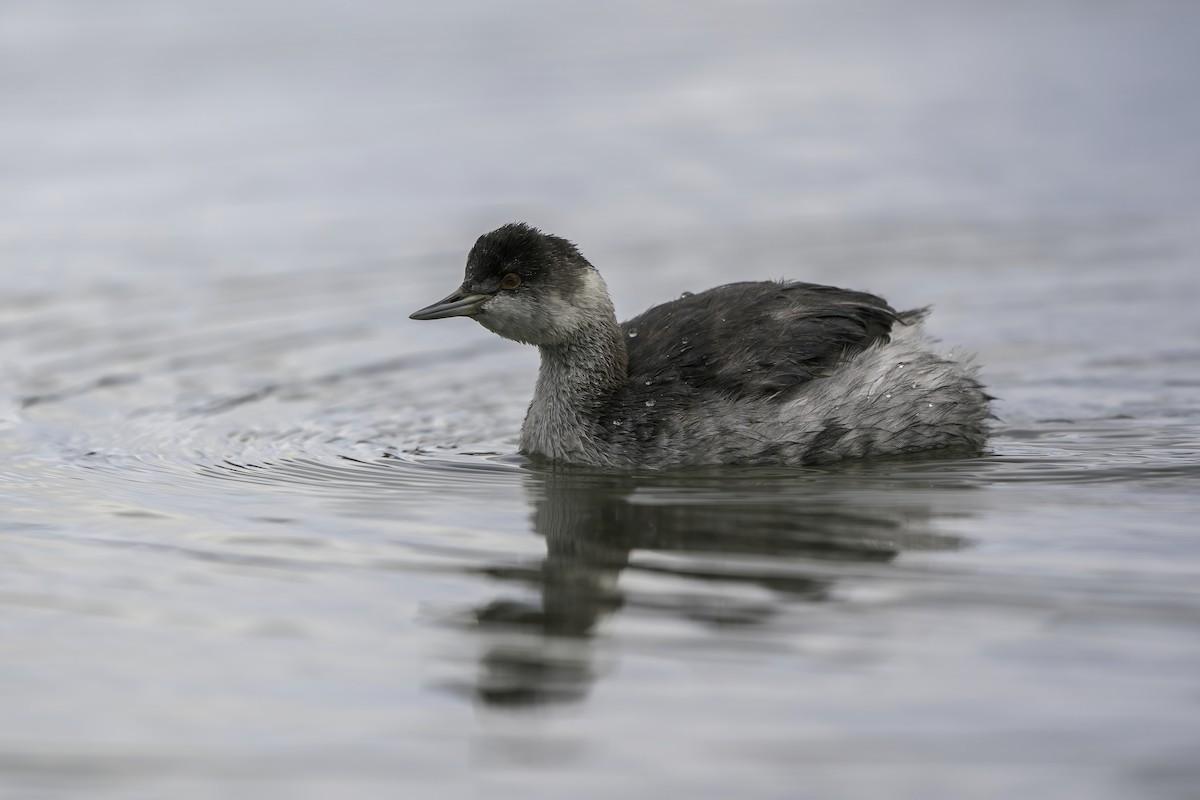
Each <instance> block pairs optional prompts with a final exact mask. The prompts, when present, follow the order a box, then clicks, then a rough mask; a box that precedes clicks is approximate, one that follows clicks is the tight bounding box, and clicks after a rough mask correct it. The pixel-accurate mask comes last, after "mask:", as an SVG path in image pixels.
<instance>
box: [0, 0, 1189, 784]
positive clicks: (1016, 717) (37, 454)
mask: <svg viewBox="0 0 1200 800" xmlns="http://www.w3.org/2000/svg"><path fill="white" fill-rule="evenodd" d="M3 18H4V21H5V25H3V26H0V30H2V32H0V37H2V38H0V40H2V42H3V46H4V50H5V52H6V54H7V56H6V59H5V65H4V67H3V69H0V89H2V90H3V92H4V96H5V98H6V100H5V109H6V110H5V124H4V125H3V126H0V177H2V178H3V180H2V183H3V186H4V188H3V190H2V191H0V212H3V213H0V244H2V246H0V271H2V274H3V281H4V287H3V292H2V293H0V705H2V706H3V708H4V718H3V722H2V723H0V792H3V793H5V794H7V795H9V796H13V797H23V798H24V797H66V796H78V795H79V794H81V793H85V794H86V795H87V796H89V797H121V798H128V797H164V796H172V797H228V796H240V795H247V794H250V793H254V794H255V795H256V796H257V795H261V796H278V797H289V798H296V797H328V796H330V795H331V794H337V795H338V796H395V793H396V792H397V791H401V790H405V791H411V792H413V793H415V794H418V795H429V796H434V794H435V793H436V796H438V797H469V796H477V795H486V796H489V797H510V796H523V797H527V796H530V795H537V796H547V797H559V796H563V795H564V794H566V793H568V792H569V793H570V794H571V795H572V796H581V797H610V796H612V795H613V794H614V793H617V792H621V793H623V794H625V795H626V796H630V797H654V796H661V795H662V793H663V792H665V791H670V792H672V793H677V792H681V791H687V792H689V793H690V794H691V795H692V796H696V797H730V796H739V797H763V798H768V797H771V798H774V797H853V798H860V797H862V798H865V797H883V796H886V797H954V798H960V797H994V798H1011V797H1014V796H1020V795H1022V794H1024V795H1029V796H1044V797H1056V798H1087V799H1088V800H1095V799H1096V798H1125V797H1154V798H1159V797H1161V798H1183V797H1191V796H1194V791H1195V786H1196V785H1198V783H1200V771H1198V770H1197V767H1196V762H1195V753H1196V752H1198V751H1200V723H1198V722H1197V720H1198V719H1200V588H1198V587H1200V581H1198V578H1200V540H1198V539H1197V534H1196V522H1195V520H1196V519H1198V518H1200V492H1198V491H1197V490H1198V489H1200V412H1198V410H1197V402H1196V398H1197V392H1198V391H1200V321H1198V320H1200V317H1198V316H1197V314H1196V308H1197V306H1198V301H1200V270H1197V269H1196V264H1197V261H1198V260H1200V234H1198V233H1197V231H1200V225H1198V224H1197V222H1200V214H1198V213H1197V212H1198V211H1200V192H1198V191H1197V188H1196V183H1195V181H1194V179H1193V176H1194V175H1196V174H1198V172H1200V148H1198V147H1197V145H1196V142H1197V141H1200V137H1198V135H1197V134H1200V124H1198V123H1200V112H1198V111H1197V108H1198V107H1197V106H1196V104H1195V103H1192V102H1188V98H1190V97H1194V96H1195V92H1196V89H1197V85H1196V84H1197V78H1196V76H1197V75H1200V64H1198V63H1197V56H1196V51H1195V48H1194V46H1193V43H1192V42H1191V37H1190V34H1189V33H1188V31H1191V30H1195V26H1196V23H1197V22H1198V21H1200V20H1197V15H1196V13H1195V11H1194V10H1193V8H1192V6H1191V5H1189V4H1186V3H1168V2H1163V3H1157V4H1150V5H1147V4H1142V3H1138V4H1134V3H1128V4H1125V3H1108V4H1101V5H1099V6H1097V5H1096V4H1091V3H1075V2H1056V3H1048V4H1037V5H1036V6H1035V5H1028V6H1022V5H1019V4H1018V5H1017V6H1011V7H1006V8H1005V9H1000V8H999V7H997V6H994V5H993V4H983V3H979V4H965V5H964V4H949V3H941V2H936V1H935V0H928V1H927V2H921V3H917V4H904V5H903V7H900V6H897V5H895V4H890V3H884V2H859V3H853V4H850V5H846V4H832V3H817V2H812V3H801V4H782V3H771V2H767V3H760V4H757V5H754V6H752V7H743V6H741V5H739V6H738V8H737V9H734V8H733V7H732V6H730V7H726V6H723V5H720V4H700V5H696V4H690V5H688V6H686V8H685V7H683V6H679V7H674V6H670V5H656V6H645V5H643V4H626V5H625V6H611V5H609V6H605V7H604V8H603V9H600V7H597V9H595V10H591V11H587V10H580V9H573V10H569V11H568V10H566V9H565V8H564V7H560V6H559V5H554V4H544V3H539V2H527V3H519V4H517V5H516V6H513V5H511V4H508V5H506V6H505V8H504V9H500V8H499V7H495V6H492V5H488V4H478V5H476V4H471V3H463V4H451V5H445V6H438V7H437V8H432V7H431V8H421V9H416V8H408V7H401V6H394V5H391V4H384V3H374V2H367V1H366V0H361V1H360V2H354V3H338V4H331V3H329V4H327V3H319V2H311V3H303V4H299V5H295V4H275V3H271V2H256V3H250V4H246V3H202V4H201V3H196V4H191V5H189V4H182V5H172V6H169V7H168V6H164V5H161V4H153V3H144V2H136V1H135V0H123V1H122V2H116V3H106V4H104V8H103V9H100V8H99V7H98V6H97V7H93V6H92V5H89V4H84V3H68V2H64V3H58V4H42V5H39V6H37V7H36V8H35V7H30V8H28V9H24V10H17V9H15V8H10V9H7V10H6V11H4V12H3ZM635 22H636V24H634V23H635ZM511 219H527V220H529V221H530V222H533V223H535V224H538V225H541V226H543V227H545V228H547V229H549V230H552V231H555V232H558V233H562V234H564V235H566V236H569V237H571V238H573V239H574V240H576V241H577V242H578V243H579V244H580V246H581V247H582V248H583V251H584V252H585V254H587V255H588V257H589V258H590V259H591V260H592V261H593V262H594V263H595V264H596V265H597V266H598V267H599V268H600V269H601V270H602V272H603V273H604V275H605V276H606V278H607V280H608V283H609V285H610V287H611V288H612V290H613V294H614V298H615V300H616V303H617V306H618V309H619V311H620V313H621V315H622V316H623V317H629V316H633V315H634V314H636V313H638V312H640V311H642V310H643V309H644V308H646V307H647V306H648V305H650V304H651V303H653V302H657V301H660V300H665V299H669V298H671V297H674V296H678V295H679V294H680V293H681V292H683V291H697V290H701V289H704V288H707V287H709V286H712V285H715V284H718V283H722V282H725V281H729V280H737V279H745V278H765V277H779V276H783V275H786V276H788V277H792V278H797V279H803V280H810V281H818V282H829V283H835V284H839V285H844V286H848V287H853V288H863V289H869V290H872V291H876V292H878V293H881V294H883V295H884V296H886V297H888V298H889V300H891V301H892V302H893V303H894V304H895V305H897V306H898V307H915V306H920V305H925V304H928V303H932V304H933V305H934V307H935V312H934V316H933V317H932V320H931V323H930V325H931V329H932V330H933V332H934V333H935V334H936V335H938V336H939V337H941V338H943V339H944V340H945V341H947V342H948V343H953V344H956V345H960V346H961V347H963V348H964V349H966V350H968V351H971V352H975V353H977V354H978V358H979V360H980V362H981V363H982V365H983V374H984V378H985V380H986V382H987V383H988V385H989V387H990V389H991V391H992V392H993V393H994V394H996V395H997V396H998V397H999V398H1000V400H999V402H998V404H997V408H996V410H997V413H998V415H999V417H1000V420H999V422H998V424H997V429H996V434H995V437H994V440H993V443H992V446H991V448H990V449H989V451H988V452H987V454H985V455H984V456H983V457H981V458H976V459H965V460H963V459H959V460H953V459H945V458H938V457H934V458H914V459H904V460H896V461H886V462H876V463H848V464H844V465H837V466H834V467H828V468H821V469H805V468H795V469H730V468H711V469H702V470H691V471H685V472H677V473H657V474H656V473H647V474H624V473H617V474H614V473H605V472H595V471H588V470H581V469H565V468H564V469H551V468H547V467H545V466H539V465H536V464H533V463H530V462H528V461H526V460H525V459H523V458H521V457H520V456H518V455H517V454H516V452H515V451H516V443H517V434H518V431H519V427H520V422H521V419H522V416H523V413H524V408H525V404H526V403H527V401H528V397H529V392H530V387H531V386H532V382H533V378H534V374H535V371H536V363H537V362H536V353H534V352H532V351H530V350H528V349H525V348H520V347H518V346H516V345H513V344H511V343H507V342H503V341H501V340H499V339H497V338H496V337H494V336H492V335H490V334H488V333H487V332H486V331H484V330H482V329H480V328H479V327H478V326H476V325H474V324H473V323H471V322H469V321H466V320H450V321H445V322H439V323H415V322H410V321H408V319H407V314H408V313H409V312H410V311H412V310H414V309H415V308H417V307H420V306H422V305H425V304H427V303H429V302H432V301H433V300H436V299H437V298H439V297H442V296H443V295H444V294H445V293H446V292H448V291H449V290H450V289H452V288H453V287H454V286H456V285H457V283H458V281H459V280H460V275H461V267H462V263H463V260H464V256H465V253H466V251H467V249H468V248H469V246H470V244H471V242H472V241H473V239H474V237H475V236H477V235H478V234H479V233H482V232H483V231H484V230H487V229H489V228H491V227H494V226H496V225H498V224H501V223H503V222H506V221H509V220H511Z"/></svg>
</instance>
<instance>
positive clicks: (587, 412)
mask: <svg viewBox="0 0 1200 800" xmlns="http://www.w3.org/2000/svg"><path fill="white" fill-rule="evenodd" d="M603 299H604V303H603V306H604V307H603V308H596V309H593V310H592V313H591V314H589V315H587V317H586V322H584V323H583V324H582V325H581V327H580V328H579V329H577V330H576V331H575V332H574V333H573V335H572V336H570V337H569V338H567V339H565V340H564V341H562V342H560V343H556V344H552V345H542V346H541V347H539V348H538V351H539V352H540V353H541V357H542V363H541V368H540V369H539V371H538V381H537V387H536V388H535V389H534V392H533V401H532V402H531V403H530V404H529V413H528V414H527V415H526V417H525V424H524V426H523V427H522V428H521V449H522V450H523V451H524V452H526V453H540V454H542V455H544V456H547V457H549V458H554V459H562V460H572V461H579V460H582V458H581V457H582V456H583V454H585V453H586V454H588V457H589V460H593V461H594V459H595V458H597V457H599V453H600V445H601V441H600V428H599V426H601V425H604V424H606V423H608V422H610V421H609V420H604V419H601V418H600V415H599V414H598V413H597V411H598V409H599V408H600V407H601V406H603V405H604V404H605V403H606V402H607V401H608V400H609V399H610V398H611V397H612V396H613V395H614V394H615V393H616V392H617V391H618V390H619V389H620V388H621V387H622V386H624V385H625V383H626V381H627V380H628V367H627V357H626V352H625V341H624V338H623V336H622V333H621V328H620V326H619V325H618V324H617V318H616V314H615V313H614V312H613V308H612V303H611V302H609V301H608V298H607V296H605V297H604V298H603Z"/></svg>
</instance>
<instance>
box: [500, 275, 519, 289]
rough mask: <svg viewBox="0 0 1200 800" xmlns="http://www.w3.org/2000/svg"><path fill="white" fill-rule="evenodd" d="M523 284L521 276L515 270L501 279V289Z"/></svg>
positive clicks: (513, 287)
mask: <svg viewBox="0 0 1200 800" xmlns="http://www.w3.org/2000/svg"><path fill="white" fill-rule="evenodd" d="M520 285H521V276H520V275H518V274H517V273H515V272H510V273H508V274H507V275H505V276H504V277H503V278H501V280H500V288H501V289H515V288H517V287H518V286H520Z"/></svg>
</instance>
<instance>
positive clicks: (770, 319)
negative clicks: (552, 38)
mask: <svg viewBox="0 0 1200 800" xmlns="http://www.w3.org/2000/svg"><path fill="white" fill-rule="evenodd" d="M927 315H928V309H927V308H925V309H917V310H914V311H904V312H899V313H898V312H896V311H895V310H894V309H892V307H891V306H889V305H888V304H887V303H886V302H884V301H883V300H882V299H881V298H879V297H876V296H875V295H871V294H866V293H864V292H856V291H850V290H848V289H837V288H834V287H832V286H820V285H816V284H811V283H798V282H786V281H785V282H775V281H759V282H745V283H731V284H727V285H725V286H718V287H716V288H715V289H709V290H708V291H705V292H699V293H696V294H685V295H684V296H683V297H682V298H680V299H678V300H673V301H671V302H668V303H663V304H662V305H657V306H654V307H653V308H651V309H649V310H648V311H646V312H644V313H643V314H641V315H639V316H637V317H634V318H633V319H631V320H629V321H628V322H625V323H618V322H617V317H616V314H615V312H614V310H613V304H612V300H611V299H610V298H609V296H608V288H607V287H606V285H605V283H604V280H603V279H602V278H601V277H600V273H599V272H597V271H596V268H595V267H593V266H592V265H591V264H590V263H589V262H588V261H587V259H585V258H584V257H583V255H582V254H581V253H580V252H579V250H578V249H577V248H576V246H575V245H574V244H572V243H571V242H568V241H567V240H566V239H562V238H560V237H558V236H552V235H549V234H545V233H542V232H541V231H539V230H537V229H536V228H533V227H530V226H528V225H525V224H523V223H512V224H509V225H504V226H503V227H500V228H497V229H496V230H494V231H492V232H491V233H487V234H484V235H483V236H481V237H479V240H478V241H477V242H475V246H474V247H473V248H471V252H470V254H469V255H468V256H467V265H466V276H465V279H464V280H463V283H462V286H460V287H459V288H458V289H457V290H456V291H455V292H454V293H453V294H451V295H450V296H449V297H447V298H445V299H444V300H442V301H440V302H438V303H434V304H433V305H431V306H427V307H426V308H423V309H421V310H420V311H417V312H415V313H413V314H412V315H411V316H412V319H418V320H424V319H441V318H443V317H458V316H469V317H473V318H474V319H475V320H476V321H477V322H478V323H479V324H481V325H483V326H484V327H485V328H487V329H488V330H490V331H492V332H493V333H497V334H499V335H500V336H503V337H504V338H506V339H512V340H514V341H517V342H523V343H526V344H532V345H536V346H537V348H538V350H539V351H540V353H541V368H540V370H539V373H538V380H537V386H536V388H535V389H534V392H533V400H532V402H531V403H530V404H529V411H528V413H527V415H526V417H525V424H524V425H523V426H522V428H521V451H522V452H523V453H525V454H527V455H531V456H542V457H545V458H548V459H552V460H555V461H562V462H567V463H571V464H584V465H592V466H601V467H617V468H624V469H629V468H639V467H649V468H663V467H676V466H689V465H700V464H774V465H780V464H821V463H827V462H830V461H835V460H838V459H843V458H859V457H863V456H885V455H896V454H901V453H912V452H916V451H921V450H933V449H942V448H952V449H955V450H957V451H960V452H964V453H978V452H979V451H980V449H981V448H982V447H983V444H984V442H985V440H986V439H987V433H988V420H989V419H990V418H991V414H990V413H989V408H988V404H989V401H990V400H991V397H989V396H988V395H987V394H986V393H985V392H984V391H983V387H982V386H981V385H980V383H979V381H978V380H977V379H976V368H975V367H974V366H972V365H971V364H969V363H964V362H963V361H960V360H956V359H954V358H952V357H950V356H947V355H944V354H940V353H938V352H937V350H936V348H935V347H934V345H933V342H932V341H931V340H930V339H929V338H928V337H927V336H926V335H925V334H924V332H923V331H922V330H921V323H922V322H923V321H924V319H925V317H926V316H927Z"/></svg>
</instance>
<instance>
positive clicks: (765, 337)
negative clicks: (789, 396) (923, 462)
mask: <svg viewBox="0 0 1200 800" xmlns="http://www.w3.org/2000/svg"><path fill="white" fill-rule="evenodd" d="M898 318H899V315H897V313H896V312H895V310H893V309H892V307H891V306H889V305H888V304H887V303H886V302H884V301H883V300H882V299H881V298H879V297H876V296H875V295H871V294H866V293H864V292H854V291H850V290H847V289H837V288H834V287H832V286H820V285H817V284H811V283H783V282H773V281H761V282H747V283H732V284H728V285H726V286H719V287H717V288H715V289H710V290H708V291H706V292H700V293H698V294H693V295H685V296H684V297H682V298H680V299H679V300H674V301H672V302H669V303H663V304H662V305H658V306H654V307H653V308H651V309H649V310H647V311H646V312H644V313H642V314H640V315H638V316H637V317H634V318H633V319H631V320H629V321H628V322H625V323H623V324H622V326H621V327H622V329H623V330H624V332H625V334H626V338H625V343H626V347H627V350H628V354H629V378H630V385H631V387H632V388H634V390H635V391H638V390H640V387H643V386H649V387H652V388H651V389H650V391H652V392H653V391H654V387H657V388H658V390H659V391H661V390H663V389H668V390H669V389H675V390H676V391H682V393H691V392H693V391H696V390H700V389H703V390H705V391H707V392H718V393H720V394H722V395H724V396H726V397H730V398H740V397H762V396H764V395H774V394H778V393H781V392H786V391H788V390H789V389H793V388H795V387H797V386H800V385H802V384H804V383H806V382H808V381H811V380H813V379H814V378H818V377H821V376H822V375H825V374H828V372H829V371H831V370H832V369H833V368H834V367H836V366H837V364H838V363H839V362H840V361H842V360H843V359H845V358H847V357H848V356H849V355H852V354H854V353H857V352H861V351H862V350H864V349H866V348H867V347H870V346H871V345H872V344H875V343H876V342H880V341H884V342H886V341H887V340H888V336H889V334H890V333H891V330H892V325H893V323H895V322H896V321H897V319H898ZM647 381H649V384H647Z"/></svg>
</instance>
